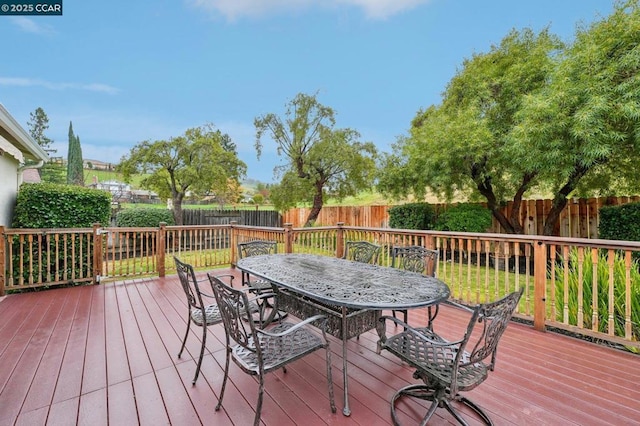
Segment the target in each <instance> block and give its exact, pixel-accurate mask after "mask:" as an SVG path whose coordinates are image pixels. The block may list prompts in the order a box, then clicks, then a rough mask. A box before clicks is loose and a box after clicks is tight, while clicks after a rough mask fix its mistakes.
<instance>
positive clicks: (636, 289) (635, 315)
mask: <svg viewBox="0 0 640 426" xmlns="http://www.w3.org/2000/svg"><path fill="white" fill-rule="evenodd" d="M614 256H615V258H614V263H613V286H614V288H613V301H611V303H613V309H614V311H613V321H614V329H615V335H616V336H624V335H625V315H626V314H625V311H626V309H625V308H626V306H625V300H626V293H625V289H626V273H627V271H626V267H625V260H624V257H623V256H621V255H620V254H618V253H615V254H614ZM578 264H579V263H578V250H577V249H575V248H574V249H572V250H571V251H570V252H569V261H568V265H569V266H568V267H569V273H568V280H567V284H566V285H567V293H568V301H567V305H568V322H569V324H570V325H578V296H579V291H580V290H579V289H580V287H582V300H583V306H582V312H583V322H584V328H586V329H591V328H592V326H593V307H592V305H591V301H592V300H593V299H592V296H593V261H592V259H591V256H589V255H586V254H585V256H584V260H583V263H582V283H580V281H579V279H578V277H579V270H578ZM562 268H563V262H562V259H560V261H559V262H558V263H557V265H556V282H555V287H556V298H557V300H556V306H557V307H558V308H559V309H558V311H557V318H556V319H557V320H559V321H562V320H563V315H564V314H563V309H562V305H563V301H562V297H563V296H562V295H563V294H564V290H565V289H564V287H565V282H564V271H563V269H562ZM630 274H631V287H630V292H631V295H630V296H631V323H632V328H631V333H632V337H631V338H632V339H633V340H635V341H638V340H640V272H638V262H637V261H634V262H633V264H632V265H631V269H630ZM596 275H597V276H596V281H597V283H598V295H597V297H598V306H597V307H596V310H597V312H596V316H597V318H598V331H600V332H602V333H607V332H608V326H609V323H608V318H609V265H608V264H607V252H606V251H602V252H601V253H600V254H599V258H598V264H597V268H596ZM629 350H631V351H633V352H638V350H637V349H635V348H629Z"/></svg>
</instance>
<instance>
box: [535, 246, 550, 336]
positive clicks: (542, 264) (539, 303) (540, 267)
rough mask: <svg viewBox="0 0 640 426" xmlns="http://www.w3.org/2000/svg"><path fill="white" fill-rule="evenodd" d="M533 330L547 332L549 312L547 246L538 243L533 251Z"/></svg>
mask: <svg viewBox="0 0 640 426" xmlns="http://www.w3.org/2000/svg"><path fill="white" fill-rule="evenodd" d="M533 262H534V264H533V297H534V299H533V328H535V329H536V330H538V331H545V328H546V327H545V319H546V316H547V314H546V311H547V303H546V302H547V245H546V244H545V243H543V242H542V241H537V242H536V243H535V244H534V249H533Z"/></svg>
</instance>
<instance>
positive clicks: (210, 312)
mask: <svg viewBox="0 0 640 426" xmlns="http://www.w3.org/2000/svg"><path fill="white" fill-rule="evenodd" d="M205 318H206V322H207V325H213V324H217V323H219V322H220V321H222V317H221V316H220V309H218V305H216V304H212V305H207V306H206V307H205V308H204V317H203V315H202V309H197V308H195V309H192V310H191V321H193V323H194V324H196V325H199V326H202V324H203V323H204V321H203V319H205Z"/></svg>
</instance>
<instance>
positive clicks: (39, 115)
mask: <svg viewBox="0 0 640 426" xmlns="http://www.w3.org/2000/svg"><path fill="white" fill-rule="evenodd" d="M27 127H28V128H29V134H30V135H31V137H32V138H33V140H35V141H36V142H37V143H38V145H40V146H41V147H42V148H43V149H44V150H45V151H46V152H47V154H49V155H51V154H55V153H56V152H57V151H56V150H55V149H52V148H51V144H52V143H53V140H52V139H50V138H49V137H47V135H45V132H46V131H47V129H48V128H49V117H48V116H47V113H46V112H45V111H44V109H42V108H41V107H38V108H36V109H35V111H33V112H32V113H31V114H29V122H28V123H27ZM39 172H40V178H41V179H42V181H43V182H49V183H65V182H66V176H65V169H64V167H63V166H62V164H61V162H59V161H55V160H53V159H51V160H50V161H48V162H47V163H45V164H44V165H43V166H42V167H41V168H40V169H39Z"/></svg>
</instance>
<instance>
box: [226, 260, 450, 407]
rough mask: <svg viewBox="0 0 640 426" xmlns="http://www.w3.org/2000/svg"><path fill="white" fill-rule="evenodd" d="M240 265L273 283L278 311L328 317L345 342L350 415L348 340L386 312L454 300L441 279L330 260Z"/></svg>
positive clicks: (346, 398)
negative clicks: (449, 299)
mask: <svg viewBox="0 0 640 426" xmlns="http://www.w3.org/2000/svg"><path fill="white" fill-rule="evenodd" d="M236 266H237V267H238V269H240V270H242V271H244V272H248V273H250V274H253V275H256V276H258V277H260V278H263V279H265V280H268V281H270V282H271V283H273V284H274V290H275V291H276V292H277V306H278V309H281V310H284V311H287V312H290V313H291V314H293V315H295V316H297V317H299V318H305V317H307V316H310V315H314V314H317V313H322V314H325V315H327V317H328V320H329V321H328V326H327V332H329V333H331V334H332V335H334V336H336V337H338V338H340V339H342V362H343V378H344V408H343V411H342V412H343V414H344V415H345V416H348V415H350V414H351V410H350V408H349V394H348V376H347V345H346V343H347V340H348V339H349V338H351V337H353V336H357V335H359V334H360V333H362V332H364V331H367V330H371V329H373V328H376V326H377V325H378V323H379V321H378V319H379V318H380V316H381V311H382V310H383V309H393V310H403V309H411V308H419V307H424V306H431V305H436V304H438V303H440V302H442V301H443V300H446V299H447V298H448V297H449V287H448V286H447V285H446V284H445V283H443V282H442V281H440V280H438V279H437V278H434V277H429V276H426V275H422V274H419V273H415V272H409V271H404V270H401V269H396V268H389V267H384V266H379V265H370V264H366V263H360V262H353V261H350V260H345V259H340V258H335V257H329V256H317V255H312V254H269V255H259V256H251V257H246V258H243V259H240V260H238V262H237V264H236Z"/></svg>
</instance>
